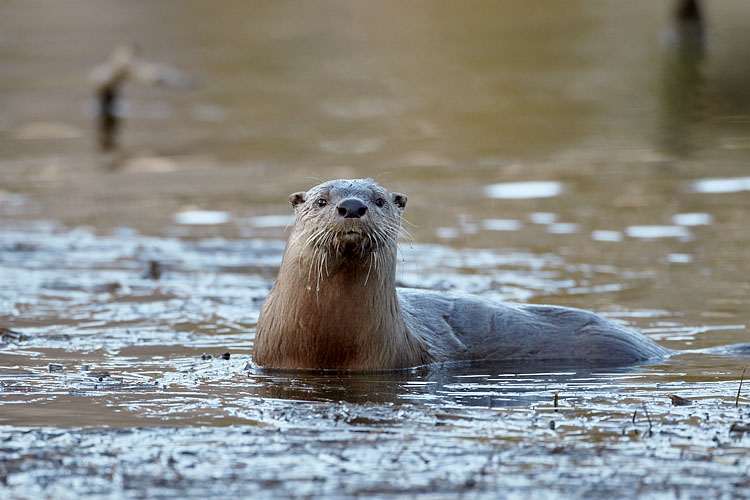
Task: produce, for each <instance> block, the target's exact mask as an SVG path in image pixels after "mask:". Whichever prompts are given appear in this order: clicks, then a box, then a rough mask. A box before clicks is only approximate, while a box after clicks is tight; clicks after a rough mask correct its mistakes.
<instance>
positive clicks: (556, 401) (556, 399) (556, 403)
mask: <svg viewBox="0 0 750 500" xmlns="http://www.w3.org/2000/svg"><path fill="white" fill-rule="evenodd" d="M557 394H558V393H557V392H555V411H557V406H558V405H557Z"/></svg>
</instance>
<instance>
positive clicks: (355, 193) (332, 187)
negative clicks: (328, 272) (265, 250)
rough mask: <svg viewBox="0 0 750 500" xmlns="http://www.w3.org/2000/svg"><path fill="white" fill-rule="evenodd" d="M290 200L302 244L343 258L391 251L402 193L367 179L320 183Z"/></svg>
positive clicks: (403, 204)
mask: <svg viewBox="0 0 750 500" xmlns="http://www.w3.org/2000/svg"><path fill="white" fill-rule="evenodd" d="M289 201H290V202H291V203H292V206H293V207H294V213H295V216H296V223H295V229H294V230H295V233H297V237H298V238H299V241H301V242H302V243H303V245H304V246H306V247H307V246H311V247H313V248H315V250H317V251H322V252H325V253H329V254H341V255H347V256H354V255H360V256H365V255H367V254H371V253H373V252H378V251H382V250H383V249H386V248H393V249H395V247H396V239H397V237H398V234H399V231H400V230H401V213H402V212H403V211H404V207H406V195H403V194H401V193H389V192H388V191H387V190H386V189H384V188H383V187H381V186H380V185H378V184H377V183H376V182H375V181H373V180H372V179H354V180H343V179H342V180H334V181H328V182H324V183H323V184H319V185H317V186H315V187H314V188H312V189H310V190H309V191H307V192H304V191H303V192H299V193H293V194H291V195H290V196H289Z"/></svg>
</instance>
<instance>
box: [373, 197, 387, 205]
mask: <svg viewBox="0 0 750 500" xmlns="http://www.w3.org/2000/svg"><path fill="white" fill-rule="evenodd" d="M375 205H377V206H378V207H382V206H383V205H385V200H384V199H383V198H378V199H377V200H375Z"/></svg>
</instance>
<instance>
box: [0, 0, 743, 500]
mask: <svg viewBox="0 0 750 500" xmlns="http://www.w3.org/2000/svg"><path fill="white" fill-rule="evenodd" d="M705 9H706V18H707V26H706V33H705V44H704V45H703V46H702V48H696V46H695V44H690V43H683V42H686V41H689V40H686V39H684V38H683V39H678V38H675V36H676V33H678V31H677V30H676V29H675V25H674V23H673V21H672V20H671V18H670V17H669V15H668V9H667V8H666V5H661V4H660V3H657V2H647V1H645V0H644V1H635V2H627V3H623V2H601V1H593V0H575V1H570V2H565V3H559V2H542V3H539V4H534V5H526V4H523V3H520V2H510V1H508V2H484V1H472V2H469V3H465V2H462V3H454V2H443V1H437V2H436V1H417V2H408V3H402V2H390V1H385V2H375V3H369V2H368V3H352V2H343V1H342V2H304V3H299V2H286V1H274V2H253V3H246V2H239V1H222V2H218V3H216V2H214V3H211V4H208V3H204V2H197V1H192V0H190V1H179V2H177V1H163V2H157V3H133V2H126V3H122V2H114V1H105V2H100V1H97V2H94V1H90V0H79V1H75V2H65V3H64V4H63V3H58V2H52V1H40V2H23V1H8V2H4V3H3V4H2V6H0V57H2V60H3V64H2V65H1V66H0V328H3V329H4V330H0V392H1V394H0V426H1V427H0V430H1V432H2V436H3V443H4V444H3V448H2V450H0V457H2V460H0V491H2V492H3V493H4V496H7V497H11V498H16V497H18V498H23V497H26V496H30V495H31V496H55V497H57V498H80V497H82V496H86V495H91V496H96V497H101V498H121V497H123V496H124V497H143V496H149V497H167V496H180V497H181V498H206V497H208V496H212V495H219V494H221V495H239V496H293V495H299V496H303V495H306V496H311V497H316V496H317V497H325V498H330V497H332V496H336V495H339V496H348V497H351V496H357V495H361V496H368V497H395V496H399V495H404V494H407V495H412V496H420V497H424V498H432V497H439V496H441V495H465V496H470V497H477V498H479V497H481V498H484V497H486V498H495V497H496V496H497V492H498V491H503V492H505V493H507V494H508V495H509V496H514V495H515V496H524V497H528V495H529V494H533V495H534V496H535V497H539V498H544V497H545V496H549V497H555V498H557V497H560V496H567V497H576V498H581V497H592V498H593V497H597V498H601V497H622V496H633V495H637V494H644V495H649V496H659V497H663V498H682V497H684V496H687V497H698V496H712V497H717V498H720V497H727V498H729V497H732V496H747V495H748V494H750V492H749V491H748V484H750V482H748V481H749V480H748V473H749V472H750V463H749V462H748V459H747V454H746V448H747V446H748V437H746V432H745V431H743V429H746V427H745V426H747V424H748V420H749V419H750V415H748V411H747V396H746V393H745V391H743V393H742V394H741V397H740V398H739V405H738V406H735V398H736V395H737V389H738V386H739V380H740V377H741V373H742V370H743V368H744V367H745V365H746V364H747V360H746V359H736V358H728V357H722V356H716V355H707V354H700V353H686V354H682V355H678V356H675V357H673V358H671V359H669V360H664V361H663V362H656V363H650V364H646V365H640V366H629V367H618V368H605V367H585V368H582V367H580V366H516V365H503V364H482V365H471V366H450V367H440V368H438V367H433V368H431V369H424V370H415V371H407V372H404V373H397V374H377V375H372V374H370V375H340V374H327V373H315V374H309V373H308V374H304V373H274V374H271V373H265V372H263V371H260V370H257V369H256V368H254V367H253V365H252V359H251V352H252V343H253V337H254V330H255V324H256V322H257V318H258V313H259V309H260V305H261V304H262V301H263V299H264V298H265V296H266V294H267V293H268V290H269V289H270V286H271V284H272V283H273V280H274V277H275V274H276V272H277V270H278V266H279V263H280V260H281V255H282V252H283V245H284V240H285V238H286V237H287V235H288V224H289V222H290V214H291V208H290V207H289V204H288V201H287V196H288V195H289V193H292V192H296V191H300V190H303V189H307V188H309V187H310V186H312V185H314V184H316V183H317V182H319V180H325V179H330V178H340V177H367V176H369V177H373V178H376V179H378V180H379V181H380V182H381V183H382V184H383V185H385V186H386V187H387V188H389V189H391V190H395V191H399V192H403V193H406V194H407V195H408V197H409V202H408V206H407V209H406V213H405V217H406V219H407V220H408V223H406V225H405V228H406V229H407V230H408V232H409V233H410V234H411V235H412V239H404V241H402V244H401V253H400V258H401V262H400V265H399V270H398V274H397V279H398V281H399V284H401V285H403V286H416V287H425V288H431V289H438V290H446V291H460V292H469V293H477V294H480V295H484V296H487V297H490V298H494V299H497V300H511V301H518V302H534V303H554V304H559V305H567V306H574V307H582V308H586V309H591V310H595V311H597V312H599V313H602V314H605V315H607V316H609V317H612V318H614V319H616V320H619V321H622V322H625V323H627V324H629V325H631V326H633V327H636V328H639V329H641V330H642V331H643V332H644V333H645V334H646V335H648V336H650V337H651V338H653V339H654V340H656V341H657V342H659V343H661V344H663V345H666V346H668V347H670V348H673V349H680V350H689V349H699V348H704V347H710V346H717V345H724V344H730V343H738V342H747V341H750V338H749V337H748V325H750V279H749V278H748V276H750V266H749V264H748V253H747V248H748V247H750V232H748V230H747V222H746V221H747V220H750V196H749V195H748V181H747V179H748V165H750V142H748V139H747V138H748V136H749V134H750V91H748V89H750V67H748V65H747V64H744V62H745V60H746V48H747V47H748V46H749V44H750V32H749V31H748V30H747V26H746V22H745V20H746V19H748V15H750V4H746V2H739V1H737V2H731V1H727V2H712V3H710V4H707V5H705ZM126 41H135V42H137V43H138V44H139V45H140V46H141V48H142V50H143V54H144V57H148V58H150V59H151V60H154V61H159V62H162V63H167V64H170V65H172V66H174V67H175V68H179V69H180V70H181V71H184V72H185V73H186V74H189V75H191V76H192V77H194V79H195V81H196V82H198V85H196V86H195V87H193V88H189V89H174V88H166V87H150V86H146V85H143V84H138V83H135V82H131V83H128V84H127V85H126V86H125V88H124V101H123V103H122V104H123V106H122V112H123V115H124V116H125V121H124V126H123V129H122V132H121V134H120V136H119V142H120V147H119V149H118V150H117V151H115V152H111V153H107V154H103V153H101V152H99V151H98V150H97V148H96V134H95V130H94V119H93V117H92V115H91V110H92V109H93V108H92V102H91V99H92V95H93V91H92V88H91V85H90V83H89V82H88V80H87V78H88V74H89V71H90V70H91V68H92V67H94V66H95V65H96V64H99V63H101V62H102V61H104V60H105V59H106V58H107V57H108V55H109V53H110V52H111V51H112V50H113V49H114V47H115V46H116V45H118V44H120V43H122V42H126ZM678 42H680V43H678ZM154 262H155V263H158V264H157V265H156V267H154V264H152V263H154ZM155 270H156V271H158V272H156V273H155V272H154V271H155ZM157 278H158V279H157ZM225 353H229V356H228V359H225V358H226V357H227V356H225ZM670 395H678V396H681V397H683V398H687V399H689V400H691V404H690V405H687V406H675V405H674V404H673V403H672V400H671V399H670V397H669V396H670ZM555 398H557V402H558V406H557V407H555V405H554V401H555ZM634 492H636V493H634Z"/></svg>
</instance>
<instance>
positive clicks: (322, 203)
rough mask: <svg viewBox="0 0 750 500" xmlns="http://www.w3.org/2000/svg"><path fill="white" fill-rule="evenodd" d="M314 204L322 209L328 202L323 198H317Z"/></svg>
mask: <svg viewBox="0 0 750 500" xmlns="http://www.w3.org/2000/svg"><path fill="white" fill-rule="evenodd" d="M316 203H317V204H318V206H319V207H324V206H326V205H327V204H328V202H327V201H326V200H325V199H324V198H318V201H317V202H316Z"/></svg>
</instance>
